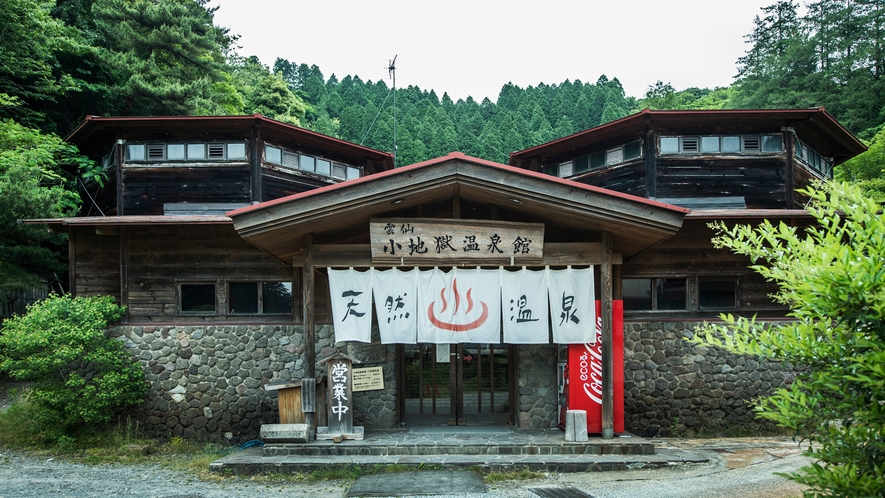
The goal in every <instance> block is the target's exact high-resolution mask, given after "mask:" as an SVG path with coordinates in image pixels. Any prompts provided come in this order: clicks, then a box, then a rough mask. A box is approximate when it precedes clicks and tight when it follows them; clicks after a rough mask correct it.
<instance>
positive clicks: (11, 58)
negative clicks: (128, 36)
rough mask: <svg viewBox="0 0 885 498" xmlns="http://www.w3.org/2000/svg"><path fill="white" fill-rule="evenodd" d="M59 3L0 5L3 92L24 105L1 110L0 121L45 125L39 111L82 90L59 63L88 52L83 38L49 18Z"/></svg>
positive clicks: (9, 1) (18, 0) (10, 0)
mask: <svg viewBox="0 0 885 498" xmlns="http://www.w3.org/2000/svg"><path fill="white" fill-rule="evenodd" d="M53 3H54V2H47V1H34V0H4V1H3V2H0V33H2V34H3V43H0V91H2V92H3V93H5V94H7V95H8V96H9V97H12V98H13V99H15V100H17V101H18V102H20V103H23V104H26V105H21V106H3V105H0V118H15V119H17V120H18V121H20V122H23V123H25V124H27V125H29V126H35V125H37V124H41V123H42V121H43V113H42V112H41V111H40V107H41V106H42V105H44V104H46V103H51V102H53V101H54V100H55V99H56V98H57V97H58V96H61V95H63V94H65V93H67V92H70V91H72V90H76V89H77V87H78V84H77V82H76V81H75V80H74V78H73V77H72V76H71V75H70V74H68V73H66V72H64V71H62V70H61V68H60V65H61V63H60V61H59V59H60V58H61V57H63V56H64V55H66V54H77V53H80V52H82V50H84V49H85V46H84V44H83V41H82V39H81V38H80V36H79V33H78V32H77V31H76V30H75V29H72V28H71V27H69V26H66V25H65V24H64V23H63V22H60V21H59V20H57V19H55V18H53V17H52V16H51V15H50V9H51V8H52V5H53Z"/></svg>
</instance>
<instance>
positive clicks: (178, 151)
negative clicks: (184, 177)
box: [166, 144, 187, 161]
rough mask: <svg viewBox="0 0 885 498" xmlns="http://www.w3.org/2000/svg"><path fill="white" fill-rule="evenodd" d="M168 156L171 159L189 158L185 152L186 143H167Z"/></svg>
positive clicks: (182, 159) (181, 159)
mask: <svg viewBox="0 0 885 498" xmlns="http://www.w3.org/2000/svg"><path fill="white" fill-rule="evenodd" d="M166 158H167V159H169V160H170V161H184V160H185V159H186V158H187V156H185V154H184V144H168V145H166Z"/></svg>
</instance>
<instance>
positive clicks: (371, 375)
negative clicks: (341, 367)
mask: <svg viewBox="0 0 885 498" xmlns="http://www.w3.org/2000/svg"><path fill="white" fill-rule="evenodd" d="M379 389H384V371H383V369H382V368H381V366H377V367H367V368H354V369H353V392H355V393H356V392H360V391H377V390H379Z"/></svg>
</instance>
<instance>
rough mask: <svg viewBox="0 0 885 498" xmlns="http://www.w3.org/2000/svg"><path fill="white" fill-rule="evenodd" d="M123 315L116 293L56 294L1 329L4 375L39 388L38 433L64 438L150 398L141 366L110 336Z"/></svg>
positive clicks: (35, 396) (33, 393)
mask: <svg viewBox="0 0 885 498" xmlns="http://www.w3.org/2000/svg"><path fill="white" fill-rule="evenodd" d="M123 312H124V309H123V308H121V307H120V306H118V305H117V304H115V303H114V299H113V298H112V297H110V296H103V297H76V298H72V297H70V296H52V297H50V298H48V299H46V300H44V301H40V302H38V303H35V304H32V305H31V306H29V307H28V311H27V313H26V314H24V315H21V316H14V317H12V318H10V319H8V320H6V322H5V323H4V325H3V329H2V330H0V371H6V372H8V373H9V375H10V376H11V377H12V378H14V379H18V380H27V381H31V382H32V383H33V384H32V386H31V388H30V389H29V390H28V391H27V393H26V397H27V399H28V401H29V402H30V404H31V406H32V408H33V411H34V422H35V423H36V427H34V429H35V430H36V431H38V432H43V433H44V434H54V436H53V438H54V439H58V440H61V439H59V438H60V437H61V435H64V434H66V433H70V432H72V431H74V430H76V429H77V428H79V427H82V426H83V425H85V424H95V423H102V422H107V421H109V420H110V419H111V418H112V417H113V416H114V414H115V412H116V411H117V410H119V409H121V408H123V407H125V406H129V405H135V404H137V403H139V402H141V401H142V400H143V399H144V396H145V393H146V392H147V384H146V383H145V381H144V372H143V371H142V369H141V366H140V365H139V363H138V362H137V361H135V360H134V359H132V357H131V356H130V355H129V354H128V353H127V352H126V350H125V349H124V347H123V344H122V343H121V342H120V341H118V340H115V339H113V338H110V337H108V336H107V335H106V334H105V328H106V327H107V326H108V325H109V324H110V323H114V322H116V321H117V320H119V319H120V317H121V316H122V314H123Z"/></svg>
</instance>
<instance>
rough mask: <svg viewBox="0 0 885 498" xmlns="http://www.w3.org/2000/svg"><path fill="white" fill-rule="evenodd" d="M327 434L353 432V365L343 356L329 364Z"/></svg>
mask: <svg viewBox="0 0 885 498" xmlns="http://www.w3.org/2000/svg"><path fill="white" fill-rule="evenodd" d="M328 369H329V419H328V420H329V434H350V433H352V432H353V363H352V362H351V361H350V359H349V358H347V357H345V356H343V355H342V356H339V357H337V358H335V359H333V360H332V361H330V362H329V365H328Z"/></svg>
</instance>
